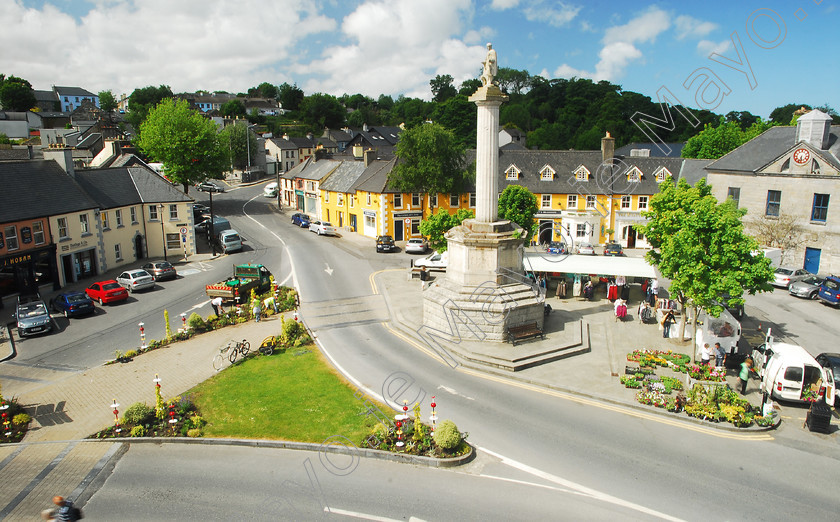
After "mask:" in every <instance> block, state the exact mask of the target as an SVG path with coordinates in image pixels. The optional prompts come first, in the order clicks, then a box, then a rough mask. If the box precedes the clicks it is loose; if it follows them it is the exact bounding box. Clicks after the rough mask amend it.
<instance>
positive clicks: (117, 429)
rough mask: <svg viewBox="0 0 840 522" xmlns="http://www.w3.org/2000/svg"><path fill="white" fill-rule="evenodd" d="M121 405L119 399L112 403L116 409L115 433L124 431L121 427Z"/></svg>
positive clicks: (112, 406)
mask: <svg viewBox="0 0 840 522" xmlns="http://www.w3.org/2000/svg"><path fill="white" fill-rule="evenodd" d="M119 406H120V405H119V404H117V399H114V402H113V403H111V408H112V409H113V410H114V433H119V432H121V431H122V428H120V410H118V409H117V408H119Z"/></svg>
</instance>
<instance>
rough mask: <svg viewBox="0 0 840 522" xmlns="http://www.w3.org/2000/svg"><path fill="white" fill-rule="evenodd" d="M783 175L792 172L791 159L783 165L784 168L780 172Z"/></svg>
mask: <svg viewBox="0 0 840 522" xmlns="http://www.w3.org/2000/svg"><path fill="white" fill-rule="evenodd" d="M779 172H781V173H783V174H784V173H785V172H790V158H788V159H786V160H785V161H784V163H782V168H781V169H780V170H779Z"/></svg>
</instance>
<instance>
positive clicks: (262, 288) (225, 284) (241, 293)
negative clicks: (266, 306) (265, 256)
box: [207, 264, 271, 303]
mask: <svg viewBox="0 0 840 522" xmlns="http://www.w3.org/2000/svg"><path fill="white" fill-rule="evenodd" d="M270 289H271V272H269V271H268V269H267V268H266V267H265V266H263V265H250V264H249V265H234V267H233V277H229V278H227V279H226V280H224V281H221V282H219V283H215V284H212V285H207V295H208V296H210V298H211V299H212V298H214V297H221V298H222V299H223V300H224V302H225V303H236V302H237V298H238V302H239V303H245V302H246V301H247V300H248V299H249V298H250V296H251V290H254V291H256V293H257V294H262V293H264V292H267V291H269V290H270Z"/></svg>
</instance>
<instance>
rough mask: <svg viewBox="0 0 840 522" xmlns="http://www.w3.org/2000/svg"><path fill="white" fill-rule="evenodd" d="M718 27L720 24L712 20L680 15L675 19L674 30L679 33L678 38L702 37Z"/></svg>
mask: <svg viewBox="0 0 840 522" xmlns="http://www.w3.org/2000/svg"><path fill="white" fill-rule="evenodd" d="M717 28H718V24H715V23H712V22H704V21H702V20H698V19H697V18H694V17H691V16H686V15H682V16H678V17H677V18H676V19H675V20H674V30H675V31H676V33H677V39H678V40H682V39H684V38H689V37H693V38H702V37H703V36H706V35H707V34H709V33H711V32H712V31H714V30H715V29H717Z"/></svg>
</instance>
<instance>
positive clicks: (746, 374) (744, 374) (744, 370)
mask: <svg viewBox="0 0 840 522" xmlns="http://www.w3.org/2000/svg"><path fill="white" fill-rule="evenodd" d="M751 367H752V359H750V358H749V357H747V358H746V360H744V362H742V363H741V373H739V374H738V378H739V379H741V395H746V394H747V381H748V380H749V378H750V368H751Z"/></svg>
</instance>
